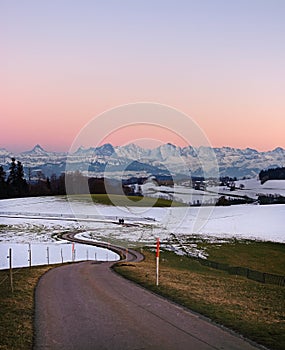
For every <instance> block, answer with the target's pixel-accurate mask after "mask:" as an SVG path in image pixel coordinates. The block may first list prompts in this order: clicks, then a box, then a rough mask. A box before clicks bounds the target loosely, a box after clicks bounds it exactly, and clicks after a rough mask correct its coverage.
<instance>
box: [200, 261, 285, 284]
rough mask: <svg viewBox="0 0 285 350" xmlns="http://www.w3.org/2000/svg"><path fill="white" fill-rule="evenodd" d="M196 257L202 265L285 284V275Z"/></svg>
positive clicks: (250, 277)
mask: <svg viewBox="0 0 285 350" xmlns="http://www.w3.org/2000/svg"><path fill="white" fill-rule="evenodd" d="M194 259H196V260H197V261H198V262H199V263H200V264H201V265H204V266H209V267H211V268H214V269H217V270H223V271H227V272H228V273H229V274H231V275H238V276H243V277H246V278H248V279H250V280H253V281H256V282H261V283H269V284H275V285H278V286H283V287H284V286H285V276H281V275H275V274H271V273H267V272H260V271H256V270H252V269H249V268H247V267H240V266H230V265H227V264H223V263H218V262H216V261H211V260H207V259H201V258H194Z"/></svg>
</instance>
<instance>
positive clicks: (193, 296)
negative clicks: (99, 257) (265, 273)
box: [114, 250, 285, 350]
mask: <svg viewBox="0 0 285 350" xmlns="http://www.w3.org/2000/svg"><path fill="white" fill-rule="evenodd" d="M144 255H145V260H144V261H143V262H141V263H137V264H134V263H129V264H128V263H118V264H117V265H116V266H115V267H114V269H115V270H116V271H117V272H118V273H120V274H122V275H123V276H125V277H127V278H129V279H131V280H133V281H135V282H137V283H139V284H140V285H142V286H144V287H146V288H148V289H150V290H152V291H154V292H156V293H158V294H161V295H163V296H165V297H167V298H169V299H171V300H173V301H175V302H176V303H178V304H181V305H183V306H185V307H187V308H189V309H191V310H194V311H196V312H198V313H201V314H203V315H205V316H207V317H209V318H210V319H211V320H213V321H215V322H217V323H219V324H222V325H224V326H226V327H228V328H230V329H232V330H234V331H236V332H238V333H240V334H242V335H243V336H246V337H247V338H249V339H252V340H254V341H256V342H257V343H259V344H262V345H265V346H267V347H269V348H270V349H276V350H281V349H285V288H284V287H280V286H275V285H270V284H262V283H258V282H254V281H251V280H248V279H246V278H243V277H240V276H233V275H229V274H228V273H226V272H224V271H219V270H215V269H211V268H209V267H206V266H202V265H200V264H199V263H198V262H197V261H195V260H194V259H191V258H188V257H186V256H177V255H175V254H174V253H173V252H166V251H163V252H161V259H160V284H159V286H158V287H157V286H156V285H155V254H154V253H153V252H151V251H149V250H144Z"/></svg>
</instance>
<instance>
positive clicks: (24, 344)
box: [0, 265, 56, 350]
mask: <svg viewBox="0 0 285 350" xmlns="http://www.w3.org/2000/svg"><path fill="white" fill-rule="evenodd" d="M54 266H56V265H50V266H40V267H32V268H21V269H17V270H13V272H14V274H13V281H14V293H13V295H12V293H11V289H10V284H9V270H0V283H1V284H0V349H1V350H22V349H23V350H24V349H25V350H26V349H32V345H33V319H34V288H35V287H36V284H37V282H38V279H39V278H40V277H41V276H42V275H43V274H44V273H45V272H47V271H48V270H49V269H51V268H52V267H54ZM4 279H5V280H4Z"/></svg>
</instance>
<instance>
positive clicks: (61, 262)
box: [60, 248, 63, 264]
mask: <svg viewBox="0 0 285 350" xmlns="http://www.w3.org/2000/svg"><path fill="white" fill-rule="evenodd" d="M60 255H61V263H62V264H63V253H62V248H61V249H60Z"/></svg>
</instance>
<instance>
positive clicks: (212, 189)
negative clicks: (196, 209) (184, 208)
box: [141, 178, 285, 204]
mask: <svg viewBox="0 0 285 350" xmlns="http://www.w3.org/2000/svg"><path fill="white" fill-rule="evenodd" d="M235 185H236V189H235V191H231V190H230V188H229V187H226V186H208V187H207V188H206V190H205V191H202V190H195V189H193V188H191V187H185V186H179V185H176V186H175V187H169V186H157V185H155V183H153V182H146V183H145V184H143V185H142V186H141V189H142V193H143V195H145V196H151V197H155V198H165V199H174V200H176V201H178V202H183V203H187V204H197V203H203V204H214V203H215V202H216V201H217V199H218V198H219V197H220V196H226V197H228V198H234V197H236V196H241V197H243V196H248V197H249V198H252V199H254V200H257V198H258V196H259V195H268V194H272V195H275V194H277V195H281V196H284V197H285V180H269V181H266V182H265V183H264V184H261V183H260V181H259V180H258V179H257V178H256V179H245V180H238V181H236V182H235Z"/></svg>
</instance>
